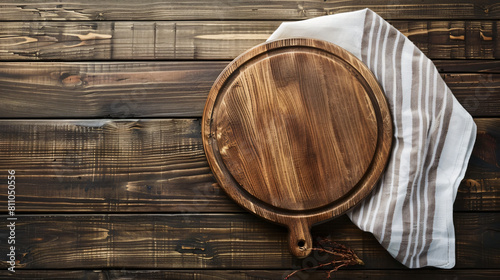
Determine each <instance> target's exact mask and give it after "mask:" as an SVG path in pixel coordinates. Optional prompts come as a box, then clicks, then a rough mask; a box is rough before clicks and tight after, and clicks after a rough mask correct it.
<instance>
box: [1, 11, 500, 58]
mask: <svg viewBox="0 0 500 280" xmlns="http://www.w3.org/2000/svg"><path fill="white" fill-rule="evenodd" d="M280 23H281V21H205V22H197V21H178V22H172V21H83V22H82V21H77V22H69V21H64V22H50V21H49V22H47V21H37V22H3V23H2V27H1V28H0V60H5V61H8V60H23V61H34V60H64V61H68V60H144V59H148V60H149V59H233V58H235V57H236V56H238V55H239V54H240V53H242V52H243V51H245V50H247V49H249V48H251V47H253V46H255V45H257V44H259V43H262V42H264V41H265V40H266V39H267V38H268V37H269V35H271V33H272V32H273V31H274V30H275V29H276V28H277V27H278V26H279V24H280ZM390 23H391V24H392V25H394V27H396V28H397V29H399V30H400V31H401V32H403V34H405V35H406V36H408V38H409V39H410V40H411V41H412V42H414V43H415V45H416V46H417V47H419V48H420V49H421V50H422V51H423V52H424V53H425V54H426V55H427V56H428V57H429V58H431V59H494V58H500V36H498V32H497V30H500V22H499V21H496V20H494V21H492V20H489V21H486V20H483V21H477V20H476V21H443V20H441V21H425V20H420V21H390Z"/></svg>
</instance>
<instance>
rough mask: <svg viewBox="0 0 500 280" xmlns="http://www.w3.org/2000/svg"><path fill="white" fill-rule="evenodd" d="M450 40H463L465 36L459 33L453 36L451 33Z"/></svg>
mask: <svg viewBox="0 0 500 280" xmlns="http://www.w3.org/2000/svg"><path fill="white" fill-rule="evenodd" d="M450 40H462V41H463V40H465V36H464V35H460V36H453V35H450Z"/></svg>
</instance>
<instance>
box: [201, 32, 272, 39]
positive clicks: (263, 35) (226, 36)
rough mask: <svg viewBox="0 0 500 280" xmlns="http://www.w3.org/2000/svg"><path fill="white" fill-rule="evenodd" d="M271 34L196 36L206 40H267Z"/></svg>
mask: <svg viewBox="0 0 500 280" xmlns="http://www.w3.org/2000/svg"><path fill="white" fill-rule="evenodd" d="M269 36H271V34H270V33H269V34H207V35H198V36H195V37H194V38H195V39H205V40H267V38H269Z"/></svg>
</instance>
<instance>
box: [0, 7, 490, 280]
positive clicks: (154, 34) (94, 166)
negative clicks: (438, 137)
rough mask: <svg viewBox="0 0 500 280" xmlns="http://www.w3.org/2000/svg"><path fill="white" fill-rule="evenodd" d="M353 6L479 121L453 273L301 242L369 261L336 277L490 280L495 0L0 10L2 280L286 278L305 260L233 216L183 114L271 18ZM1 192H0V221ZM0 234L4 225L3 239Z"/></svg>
mask: <svg viewBox="0 0 500 280" xmlns="http://www.w3.org/2000/svg"><path fill="white" fill-rule="evenodd" d="M365 7H368V8H371V9H372V10H373V11H375V12H376V13H378V14H379V15H381V16H382V17H383V18H385V19H387V20H389V21H390V23H391V24H393V25H394V26H395V27H396V28H397V29H399V30H401V31H402V32H403V33H404V34H405V35H407V36H408V37H409V38H410V40H412V41H413V42H414V43H415V44H416V45H417V47H419V48H421V49H422V50H423V51H424V52H425V54H426V55H427V56H428V57H430V58H431V59H432V60H433V62H434V63H435V64H436V66H437V68H438V69H439V71H440V72H441V75H442V76H443V77H444V78H445V81H446V82H447V84H448V86H449V87H450V88H451V89H452V91H453V92H454V93H455V95H456V96H457V98H458V100H459V102H460V103H462V104H463V105H464V107H465V108H466V109H467V110H468V111H469V112H470V113H471V114H472V115H473V116H474V117H476V119H475V120H476V122H477V124H478V138H477V142H476V145H475V148H474V151H473V154H472V157H471V160H470V162H469V168H468V170H467V173H466V176H465V179H464V180H463V181H462V183H461V185H460V187H459V190H458V195H457V199H456V201H455V205H454V210H455V212H456V213H455V226H456V233H457V236H456V237H457V268H454V269H452V270H437V269H419V270H408V269H404V268H403V266H402V265H400V264H399V263H398V262H396V261H395V260H394V259H392V258H391V257H390V256H389V255H388V253H387V252H386V251H385V250H383V248H382V247H381V246H380V245H379V244H378V243H377V242H376V241H375V239H374V238H373V237H372V236H371V234H367V233H363V232H361V231H360V230H358V229H357V228H356V227H355V226H354V225H353V224H352V223H351V222H349V221H348V219H347V217H345V216H342V217H339V218H338V219H336V220H334V221H331V222H327V223H325V224H323V225H319V226H317V227H314V228H313V229H314V230H313V236H314V237H318V236H323V237H325V236H331V237H334V239H335V240H337V241H340V242H341V243H344V244H347V245H349V246H351V247H352V248H353V249H355V250H356V252H357V253H359V254H360V257H361V258H362V259H363V260H364V261H365V263H366V266H364V267H362V266H357V267H352V269H349V270H341V271H338V272H336V274H334V275H333V277H334V278H336V279H401V278H405V279H427V278H428V279H448V278H449V279H474V280H475V279H493V278H494V279H496V278H498V275H499V273H500V271H499V270H498V268H499V267H500V258H499V257H498V256H499V255H500V252H499V250H500V249H499V245H498V240H499V239H500V238H499V236H498V232H500V230H499V215H498V213H499V211H500V203H499V200H498V193H499V191H500V179H499V178H500V176H499V174H500V148H499V147H500V144H499V143H500V119H498V117H500V105H499V104H500V95H499V94H498V92H499V83H500V75H499V74H500V62H499V61H500V60H498V59H499V58H500V38H499V35H498V30H500V24H499V20H500V3H499V2H498V1H497V0H478V1H472V0H455V1H451V0H410V1H379V0H360V1H354V0H345V1H343V0H305V1H297V0H266V1H261V0H251V1H239V0H237V1H230V0H210V1H206V0H189V1H173V0H167V1H153V0H143V1H139V2H138V1H132V0H123V1H118V0H116V1H115V0H89V1H69V0H58V1H42V0H26V1H20V0H8V1H1V3H0V61H2V62H1V63H0V99H1V101H0V119H1V120H0V169H1V170H4V171H6V170H8V169H12V168H14V169H16V173H17V174H18V175H19V177H16V182H17V185H18V188H17V189H16V191H17V193H16V195H17V197H16V206H17V208H16V213H17V216H18V218H19V220H18V222H19V224H18V227H17V229H16V233H17V236H18V238H19V239H18V245H19V249H18V253H19V254H18V255H17V256H18V257H19V259H20V260H21V263H20V266H19V267H18V268H19V269H17V270H16V271H17V272H16V274H14V275H13V274H9V273H8V271H7V270H6V269H5V263H4V262H2V263H1V264H0V266H1V267H2V269H1V270H0V279H9V280H10V279H34V278H37V279H38V278H41V279H103V280H104V279H282V278H283V277H284V276H285V275H287V274H288V273H290V272H291V271H292V270H295V269H300V268H302V267H304V266H307V265H311V264H314V263H315V262H316V261H317V259H315V258H313V259H310V258H305V259H304V260H297V259H294V258H292V256H291V255H290V254H289V253H288V250H287V245H286V243H287V242H286V240H287V239H286V229H284V228H282V227H279V226H275V225H273V224H270V223H268V222H266V221H264V220H261V219H259V218H257V217H254V216H252V215H249V214H246V213H244V209H243V208H241V207H239V206H238V205H237V204H236V203H234V202H232V201H231V200H230V199H229V197H228V196H227V195H226V194H225V193H224V192H223V191H222V190H221V189H220V187H219V186H218V185H217V184H216V183H215V180H214V179H213V177H212V173H211V171H210V168H209V166H208V163H207V161H206V159H205V156H204V154H203V147H202V140H201V139H202V138H201V121H200V120H197V119H192V118H200V117H201V116H202V112H203V105H204V102H205V99H206V97H207V94H208V92H209V90H210V87H211V86H212V84H213V81H214V80H215V79H216V77H217V75H218V73H220V71H222V69H223V68H224V67H225V66H226V65H227V63H228V60H231V59H233V58H234V57H236V56H237V55H239V54H240V53H241V52H243V51H245V50H247V49H249V48H250V47H253V46H254V45H256V44H258V43H261V42H263V41H264V40H265V39H266V38H267V37H268V36H269V35H270V34H271V33H272V32H273V31H274V30H275V28H276V27H277V26H278V25H279V24H280V23H281V22H282V21H289V20H302V19H306V18H313V17H316V16H321V15H326V14H335V13H340V12H346V11H354V10H358V9H362V8H365ZM169 60H170V61H169ZM172 60H176V61H172ZM182 60H184V61H182ZM186 60H190V61H186ZM204 60H208V61H204ZM172 117H174V118H179V117H182V118H191V119H168V118H172ZM477 117H489V118H480V119H479V118H477ZM103 118H104V119H103ZM108 118H122V120H109V119H108ZM123 118H127V119H123ZM135 118H142V119H135ZM162 118H163V119H162ZM166 118H167V119H166ZM67 119H74V120H67ZM5 194H6V192H5V185H4V184H2V183H0V208H2V209H4V210H3V211H5V209H6V207H7V197H6V195H5ZM2 213H5V212H2ZM155 213H156V214H155ZM168 213H171V214H168ZM195 213H204V214H195ZM89 214H90V215H89ZM0 219H3V220H4V221H5V216H4V217H0ZM3 225H5V224H3ZM6 234H7V231H6V229H5V226H3V229H1V230H0V236H2V238H1V239H2V241H3V237H5V236H6ZM5 251H6V244H5V242H0V253H2V254H5ZM4 256H5V255H4ZM4 260H5V258H3V259H2V261H4ZM308 261H310V262H308ZM23 266H24V268H28V269H23V268H21V267H23ZM298 276H300V277H295V279H324V278H325V272H324V271H319V270H316V271H311V272H307V273H301V274H300V275H298ZM292 279H293V278H292Z"/></svg>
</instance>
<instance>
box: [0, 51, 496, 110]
mask: <svg viewBox="0 0 500 280" xmlns="http://www.w3.org/2000/svg"><path fill="white" fill-rule="evenodd" d="M434 63H435V64H436V66H437V68H438V69H440V71H441V72H443V73H442V74H441V75H442V77H443V78H444V79H445V81H446V83H447V85H448V86H449V87H450V89H451V90H452V91H453V92H454V94H455V95H456V97H457V98H458V100H459V102H461V104H462V105H463V106H464V107H465V108H466V109H467V110H468V111H469V112H470V113H471V114H472V115H473V116H475V117H488V116H492V117H494V116H498V115H500V95H499V94H498V92H499V90H500V75H499V74H500V62H498V61H496V60H485V61H482V60H451V61H447V60H438V61H434ZM227 64H228V62H227V61H178V62H174V61H166V62H156V61H148V62H79V63H78V62H30V63H25V62H3V63H0V87H1V89H2V92H1V95H2V102H0V118H137V117H201V116H202V112H203V107H204V105H205V100H206V98H207V95H208V92H209V91H210V88H211V86H212V84H213V83H214V81H215V79H216V78H217V76H218V75H219V73H220V72H221V71H222V70H223V69H224V67H226V65H227ZM476 71H477V72H480V73H474V72H476Z"/></svg>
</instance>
